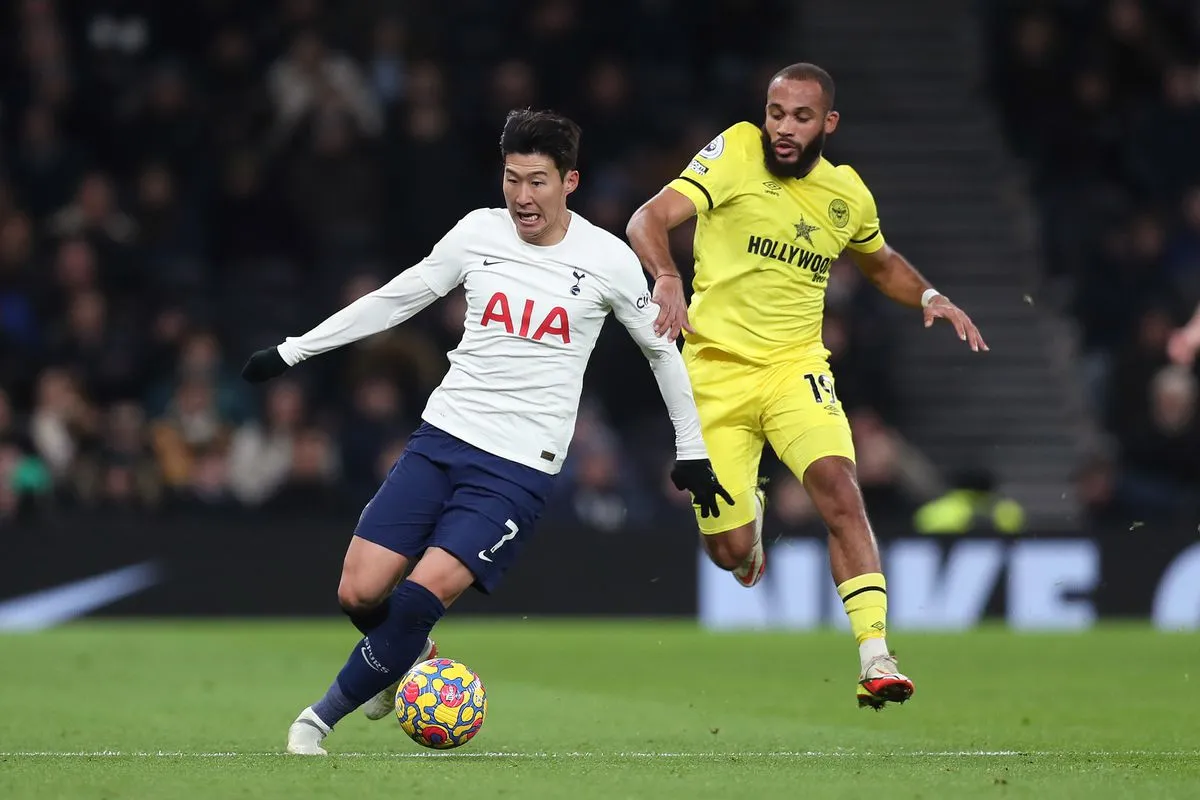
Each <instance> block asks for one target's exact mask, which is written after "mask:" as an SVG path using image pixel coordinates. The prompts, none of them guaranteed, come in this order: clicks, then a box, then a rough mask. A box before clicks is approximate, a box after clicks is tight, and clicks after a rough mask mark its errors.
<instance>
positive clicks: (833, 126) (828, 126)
mask: <svg viewBox="0 0 1200 800" xmlns="http://www.w3.org/2000/svg"><path fill="white" fill-rule="evenodd" d="M841 118H842V115H841V114H839V113H838V112H836V111H830V112H829V113H828V114H826V115H825V135H826V136H828V135H829V134H831V133H833V132H834V131H836V130H837V126H838V120H839V119H841Z"/></svg>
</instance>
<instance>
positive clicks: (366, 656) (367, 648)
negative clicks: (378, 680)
mask: <svg viewBox="0 0 1200 800" xmlns="http://www.w3.org/2000/svg"><path fill="white" fill-rule="evenodd" d="M358 652H360V653H362V657H363V660H364V661H366V662H367V666H368V667H370V668H371V669H373V670H375V671H376V672H382V673H383V674H384V675H387V674H388V671H389V670H388V668H387V667H385V666H384V665H383V664H380V663H379V659H377V658H376V657H375V653H374V652H372V650H371V640H370V639H368V638H366V637H364V638H363V643H362V647H360V648H358Z"/></svg>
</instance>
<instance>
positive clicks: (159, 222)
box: [136, 162, 205, 289]
mask: <svg viewBox="0 0 1200 800" xmlns="http://www.w3.org/2000/svg"><path fill="white" fill-rule="evenodd" d="M136 203H137V205H136V209H137V211H136V213H137V220H138V228H139V231H140V234H139V236H138V249H139V251H140V253H141V259H142V270H143V272H144V273H145V275H146V276H147V277H148V278H150V279H151V280H152V281H154V282H155V283H158V284H160V285H161V284H174V285H180V284H182V285H184V286H187V287H190V288H192V289H199V288H201V287H202V286H203V282H204V278H203V270H202V267H201V266H200V265H199V262H197V260H196V259H197V257H198V256H199V254H200V253H201V252H202V250H203V247H204V238H205V237H204V231H203V229H202V228H201V225H200V220H199V218H198V216H197V214H196V212H195V209H193V208H192V207H191V206H190V205H188V204H187V203H186V202H185V201H184V198H182V197H181V196H180V187H179V185H178V183H177V182H176V180H175V176H174V175H173V174H172V173H171V170H170V168H169V167H168V166H167V165H166V164H165V163H162V162H151V163H148V164H146V165H145V166H144V167H143V168H142V169H141V171H140V172H139V174H138V178H137V197H136Z"/></svg>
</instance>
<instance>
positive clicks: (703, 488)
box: [671, 458, 733, 517]
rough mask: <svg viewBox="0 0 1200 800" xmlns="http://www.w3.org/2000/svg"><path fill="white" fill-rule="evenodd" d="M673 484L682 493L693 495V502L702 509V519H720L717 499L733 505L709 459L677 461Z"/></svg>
mask: <svg viewBox="0 0 1200 800" xmlns="http://www.w3.org/2000/svg"><path fill="white" fill-rule="evenodd" d="M671 482H672V483H674V484H675V488H676V489H678V490H680V491H681V492H682V491H684V490H686V491H689V492H691V493H692V502H693V503H694V504H695V505H696V506H697V507H698V508H699V509H700V516H701V517H719V516H721V511H720V510H719V509H718V508H717V497H721V498H724V500H725V502H726V503H728V504H729V505H733V498H732V497H730V496H729V492H727V491H725V487H724V486H722V485H721V484H720V482H719V481H717V475H716V473H715V472H713V468H712V464H711V463H710V462H709V460H708V459H707V458H699V459H695V460H692V461H676V462H675V468H674V469H672V470H671Z"/></svg>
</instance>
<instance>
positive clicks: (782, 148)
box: [775, 142, 796, 157]
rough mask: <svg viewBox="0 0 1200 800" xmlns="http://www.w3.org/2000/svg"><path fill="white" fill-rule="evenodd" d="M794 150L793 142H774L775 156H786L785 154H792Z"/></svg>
mask: <svg viewBox="0 0 1200 800" xmlns="http://www.w3.org/2000/svg"><path fill="white" fill-rule="evenodd" d="M795 152H796V146H795V145H794V144H788V143H787V142H776V143H775V155H777V156H784V157H786V156H790V155H792V154H793V153H795Z"/></svg>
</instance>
